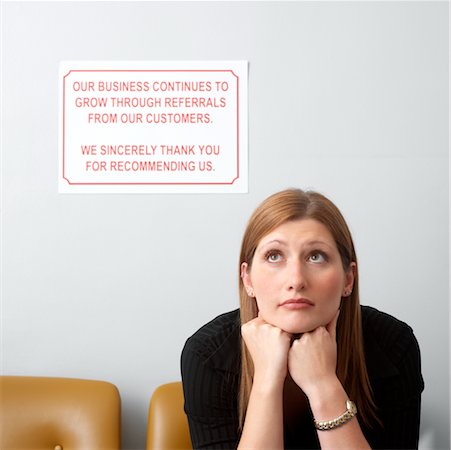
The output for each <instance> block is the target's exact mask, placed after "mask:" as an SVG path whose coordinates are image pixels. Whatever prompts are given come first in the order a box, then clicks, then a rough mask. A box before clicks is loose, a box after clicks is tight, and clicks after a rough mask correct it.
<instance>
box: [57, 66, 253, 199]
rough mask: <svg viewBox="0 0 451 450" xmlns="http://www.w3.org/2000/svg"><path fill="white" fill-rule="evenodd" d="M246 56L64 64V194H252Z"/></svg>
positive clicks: (61, 179) (61, 181)
mask: <svg viewBox="0 0 451 450" xmlns="http://www.w3.org/2000/svg"><path fill="white" fill-rule="evenodd" d="M247 77H248V74H247V62H246V61H213V62H206V61H202V62H194V61H190V62H186V61H182V62H176V61H159V62H126V61H120V62H117V61H116V62H92V61H88V62H80V61H77V62H69V61H65V62H62V63H61V64H60V164H59V192H65V193H71V192H73V193H94V192H98V193H108V192H111V193H127V192H130V193H134V192H136V193H139V192H160V193H163V192H179V193H180V192H191V193H197V192H198V193H202V192H205V193H208V192H216V193H237V192H247V186H248V182H247V178H248V177H247V175H248V167H247V161H248V159H247Z"/></svg>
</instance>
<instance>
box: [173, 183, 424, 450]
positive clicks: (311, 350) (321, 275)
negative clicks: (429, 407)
mask: <svg viewBox="0 0 451 450" xmlns="http://www.w3.org/2000/svg"><path fill="white" fill-rule="evenodd" d="M182 379H183V389H184V395H185V411H186V413H187V416H188V422H189V426H190V433H191V439H192V442H193V447H194V448H212V449H236V448H238V449H271V450H278V449H284V448H285V449H312V448H321V449H328V448H342V449H350V448H359V449H369V448H373V449H378V448H386V449H394V448H404V449H412V448H417V447H418V434H419V422H420V401H421V392H422V390H423V387H424V384H423V379H422V376H421V368H420V354H419V348H418V344H417V341H416V339H415V337H414V335H413V333H412V330H411V328H410V327H409V326H408V325H406V324H405V323H403V322H401V321H399V320H397V319H395V318H393V317H391V316H389V315H388V314H384V313H382V312H379V311H377V310H376V309H374V308H370V307H366V306H360V304H359V293H358V266H357V258H356V254H355V250H354V244H353V241H352V237H351V234H350V232H349V229H348V227H347V225H346V222H345V220H344V219H343V216H342V215H341V213H340V211H339V210H338V209H337V207H336V206H335V205H334V204H333V203H332V202H331V201H330V200H328V199H327V198H325V197H324V196H322V195H321V194H318V193H316V192H303V191H301V190H297V189H290V190H286V191H282V192H279V193H277V194H274V195H273V196H271V197H269V198H268V199H266V200H265V201H264V202H263V203H262V204H261V205H260V206H259V207H258V208H257V210H256V211H255V212H254V214H253V215H252V217H251V218H250V220H249V223H248V225H247V228H246V231H245V233H244V237H243V242H242V246H241V255H240V309H239V310H235V311H232V312H229V313H226V314H223V315H221V316H219V317H217V318H216V319H214V320H213V321H211V322H209V323H208V324H206V325H204V326H203V327H202V328H201V329H200V330H198V331H197V332H196V333H195V334H194V335H193V336H191V337H190V338H189V339H188V340H187V342H186V344H185V347H184V349H183V352H182Z"/></svg>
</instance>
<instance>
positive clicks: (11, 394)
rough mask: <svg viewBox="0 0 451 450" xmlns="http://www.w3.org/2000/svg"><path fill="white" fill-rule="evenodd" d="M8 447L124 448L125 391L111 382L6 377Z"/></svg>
mask: <svg viewBox="0 0 451 450" xmlns="http://www.w3.org/2000/svg"><path fill="white" fill-rule="evenodd" d="M0 448H1V449H2V450H13V449H14V450H18V449H20V450H26V449H27V450H28V449H29V450H31V449H33V450H40V449H47V450H64V449H71V450H81V449H83V450H86V449H96V450H107V449H108V450H118V449H120V396H119V392H118V390H117V388H116V386H114V385H113V384H111V383H107V382H104V381H91V380H79V379H72V378H46V377H20V376H17V377H16V376H1V377H0Z"/></svg>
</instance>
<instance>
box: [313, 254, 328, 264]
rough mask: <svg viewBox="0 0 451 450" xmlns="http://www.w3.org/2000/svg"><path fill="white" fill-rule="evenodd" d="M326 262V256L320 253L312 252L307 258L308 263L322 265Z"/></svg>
mask: <svg viewBox="0 0 451 450" xmlns="http://www.w3.org/2000/svg"><path fill="white" fill-rule="evenodd" d="M326 260H327V259H326V256H325V255H324V253H322V252H314V253H312V254H311V255H310V256H309V261H311V262H314V263H323V262H325V261H326Z"/></svg>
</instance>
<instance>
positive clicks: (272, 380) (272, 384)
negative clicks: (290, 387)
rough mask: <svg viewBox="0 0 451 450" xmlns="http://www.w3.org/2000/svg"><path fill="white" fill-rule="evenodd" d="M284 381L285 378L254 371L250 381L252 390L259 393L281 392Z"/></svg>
mask: <svg viewBox="0 0 451 450" xmlns="http://www.w3.org/2000/svg"><path fill="white" fill-rule="evenodd" d="M284 382H285V379H281V378H280V377H277V378H276V377H272V376H269V375H268V374H266V375H263V374H258V373H256V374H255V375H254V380H253V382H252V390H253V391H255V392H258V393H259V394H282V393H283V386H284Z"/></svg>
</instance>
